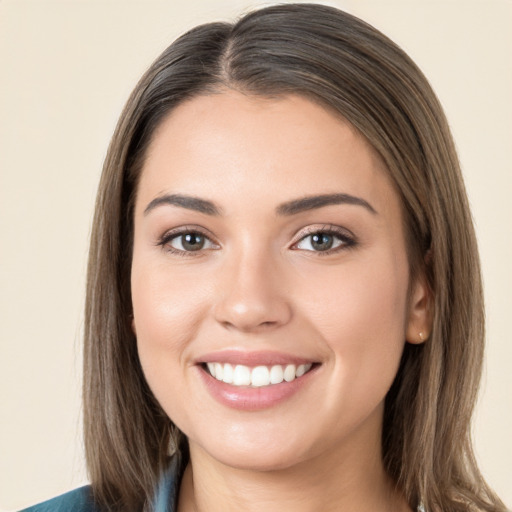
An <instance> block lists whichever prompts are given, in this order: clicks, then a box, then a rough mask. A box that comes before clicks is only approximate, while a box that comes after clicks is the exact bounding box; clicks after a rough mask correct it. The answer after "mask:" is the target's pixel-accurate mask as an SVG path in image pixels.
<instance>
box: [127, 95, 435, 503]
mask: <svg viewBox="0 0 512 512" xmlns="http://www.w3.org/2000/svg"><path fill="white" fill-rule="evenodd" d="M340 193H343V194H350V195H351V196H354V197H357V198H360V199H363V200H364V201H366V202H367V203H368V205H370V207H371V209H373V210H374V211H373V212H372V211H371V209H370V208H368V207H365V206H364V205H361V204H331V205H327V206H323V207H320V208H313V209H308V210H306V211H301V212H298V213H295V214H291V215H280V214H278V213H276V208H278V207H279V205H282V204H283V203H286V202H289V201H293V200H296V199H300V198H303V197H305V196H310V195H324V194H340ZM168 194H182V195H187V196H194V197H198V198H201V199H204V200H208V201H211V202H213V203H215V205H216V206H217V207H218V209H219V214H218V215H209V214H207V213H201V212H198V211H195V210H191V209H189V208H185V207H182V206H175V205H170V204H167V203H165V202H163V203H160V204H156V203H158V201H156V202H155V199H157V200H158V198H161V197H162V196H164V195H168ZM152 202H153V203H152ZM151 203H152V204H153V207H150V210H149V211H147V209H148V205H150V204H151ZM326 226H332V227H333V228H335V229H338V230H340V231H341V233H342V235H343V237H342V238H341V239H338V238H334V239H333V240H334V241H335V245H338V247H337V248H336V250H334V251H332V252H330V253H324V252H323V251H319V250H314V248H313V246H312V245H311V238H310V237H309V235H310V234H311V232H315V231H316V232H320V231H322V230H323V231H325V229H326V228H325V227H326ZM183 227H184V229H185V230H188V231H191V230H192V231H193V230H196V231H197V230H200V231H201V232H202V233H204V234H205V235H206V236H207V237H208V241H207V243H206V245H205V246H204V248H203V249H201V250H199V251H189V252H185V251H183V250H182V249H183V245H180V243H181V242H182V239H181V238H174V239H172V240H169V237H167V240H166V243H164V244H162V243H161V239H162V237H164V236H165V235H166V233H167V234H168V233H169V231H170V230H174V229H176V228H183ZM192 227H193V228H192ZM347 236H349V237H350V238H351V240H352V241H353V242H354V243H353V244H352V245H350V243H347V238H346V237H347ZM172 249H174V251H176V250H177V249H178V250H181V252H171V251H172ZM131 284H132V300H133V308H134V321H133V328H134V330H135V332H136V335H137V343H138V350H139V355H140V360H141V364H142V367H143V370H144V373H145V375H146V378H147V380H148V383H149V385H150V387H151V389H152V390H153V392H154V394H155V396H156V397H157V399H158V400H159V402H160V403H161V405H162V407H163V408H164V410H165V411H166V413H167V414H168V415H169V417H170V418H172V420H173V421H174V422H175V424H176V425H177V426H178V427H179V428H180V429H181V430H182V431H183V432H184V433H185V434H186V436H187V438H188V440H189V445H190V453H191V463H190V464H189V466H188V467H187V470H186V473H185V476H184V478H183V482H182V487H181V492H180V503H179V510H180V512H183V511H188V510H197V511H203V510H208V511H216V510H219V511H220V510H222V511H226V510H247V511H251V510H261V509H262V507H263V508H264V509H265V510H268V511H273V510H276V511H277V510H279V511H282V510H294V511H317V510H318V511H320V510H321V511H329V510H357V511H359V512H364V511H366V510H368V511H370V510H372V511H375V510H382V511H385V510H395V511H396V510H410V509H409V508H408V506H407V505H406V504H405V502H404V500H403V498H402V497H401V495H400V493H398V492H397V491H396V490H395V489H394V487H393V485H392V483H391V482H390V481H389V480H388V478H387V476H386V474H385V472H384V470H383V467H382V461H381V452H380V438H381V428H382V415H383V402H384V398H385V395H386V392H387V391H388V389H389V387H390V386H391V383H392V382H393V379H394V376H395V374H396V371H397V369H398V364H399V361H400V356H401V353H402V350H403V347H404V343H405V342H406V340H407V341H409V342H412V343H419V342H421V338H420V334H419V333H420V332H421V333H422V334H423V338H424V339H425V338H426V337H427V336H428V325H429V315H428V304H429V297H428V290H427V287H426V286H425V285H424V282H423V280H422V279H418V280H417V281H416V282H415V283H412V287H411V290H412V293H411V294H410V295H408V287H409V265H408V261H407V253H406V246H405V236H404V231H403V218H402V208H401V203H400V199H399V196H398V194H397V193H396V191H395V189H394V187H393V185H392V183H391V182H390V180H389V178H388V176H387V173H386V169H385V167H384V164H383V163H382V161H381V160H380V158H379V157H378V155H377V154H376V152H375V151H374V150H373V149H372V147H371V146H370V145H369V144H368V142H367V141H366V139H364V137H362V136H361V135H360V134H359V133H358V132H357V131H356V130H355V129H354V128H353V127H352V126H351V125H350V124H349V123H348V122H346V121H344V120H343V119H342V118H340V117H338V116H334V115H333V114H332V113H330V112H328V111H327V110H325V109H323V108H322V107H320V106H318V105H316V104H314V103H312V102H311V101H309V100H307V99H304V98H302V97H299V96H286V97H283V98H278V99H264V98H259V97H254V96H247V95H243V94H241V93H239V92H235V91H231V90H229V91H228V90H225V91H221V92H219V93H218V94H211V95H207V96H200V97H196V98H193V99H192V100H189V101H187V102H185V103H183V104H181V105H180V106H178V107H177V108H176V109H174V110H173V111H172V112H171V114H170V115H169V116H168V117H167V118H166V119H165V120H164V122H163V123H162V124H161V126H160V127H159V129H158V130H157V132H156V133H155V135H154V138H153V141H152V143H151V145H150V148H149V151H148V154H147V158H146V161H145V165H144V168H143V171H142V176H141V180H140V183H139V188H138V193H137V200H136V205H135V234H134V250H133V266H132V276H131ZM226 349H236V350H240V351H248V352H251V351H262V350H264V351H271V352H272V351H279V352H281V353H285V354H293V355H294V356H296V357H301V358H304V359H306V360H311V361H314V362H315V363H317V364H316V366H315V371H314V373H312V374H311V375H309V378H308V381H307V383H306V384H305V385H303V386H302V387H301V388H300V389H299V391H298V392H297V393H295V394H293V395H292V396H291V397H290V398H288V399H286V400H285V401H283V402H280V403H279V404H277V405H275V406H272V407H269V408H265V409H263V410H257V411H241V410H237V409H234V408H230V407H228V406H226V405H225V404H221V403H219V402H218V401H217V400H215V399H214V398H213V397H212V395H211V394H210V393H209V391H208V390H207V389H206V386H205V385H204V379H203V378H201V375H200V373H201V372H202V371H203V370H202V369H201V367H200V366H199V365H198V364H197V361H198V358H199V359H200V358H201V356H202V355H204V354H206V353H210V352H216V351H220V352H221V351H223V350H226ZM292 507H293V508H292Z"/></svg>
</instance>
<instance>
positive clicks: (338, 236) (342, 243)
mask: <svg viewBox="0 0 512 512" xmlns="http://www.w3.org/2000/svg"><path fill="white" fill-rule="evenodd" d="M353 245H355V241H354V239H353V238H351V237H349V236H348V235H346V234H344V233H339V232H337V231H334V230H333V229H328V230H318V231H314V232H311V233H310V234H308V235H306V236H304V237H302V238H301V239H300V240H299V241H298V242H297V243H296V244H295V245H294V246H293V248H294V249H300V250H302V251H314V252H323V253H330V252H335V251H336V250H337V249H343V248H347V247H352V246H353Z"/></svg>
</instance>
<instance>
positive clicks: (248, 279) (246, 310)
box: [214, 254, 292, 332]
mask: <svg viewBox="0 0 512 512" xmlns="http://www.w3.org/2000/svg"><path fill="white" fill-rule="evenodd" d="M218 283H219V284H218V294H217V299H216V303H215V311H214V313H215V319H216V320H217V322H219V323H220V324H221V325H222V326H223V327H225V328H226V329H232V330H233V329H235V330H239V331H242V332H261V331H267V330H269V329H270V330H271V329H275V328H278V327H280V326H283V325H286V324H287V323H288V322H289V321H290V319H291V317H292V308H291V304H290V302H289V297H288V296H287V294H286V286H285V283H284V280H283V276H282V273H281V272H280V271H279V268H278V267H277V265H276V263H275V262H273V261H272V259H271V258H270V257H265V256H264V255H259V256H258V255H255V254H252V255H247V256H243V255H242V256H239V257H237V258H233V260H231V261H229V262H228V261H226V263H225V268H223V270H222V272H221V273H220V274H219V281H218Z"/></svg>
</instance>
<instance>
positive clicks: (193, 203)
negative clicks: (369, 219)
mask: <svg viewBox="0 0 512 512" xmlns="http://www.w3.org/2000/svg"><path fill="white" fill-rule="evenodd" d="M336 204H349V205H356V206H362V207H364V208H366V209H367V210H368V211H369V212H370V213H372V214H374V215H377V211H376V210H375V208H373V206H372V205H371V204H370V203H368V202H367V201H365V200H364V199H362V198H360V197H356V196H352V195H350V194H341V193H339V194H322V195H315V196H306V197H303V198H300V199H294V200H292V201H288V202H286V203H283V204H281V205H279V206H278V207H277V208H276V213H277V214H278V215H282V216H290V215H296V214H297V213H301V212H305V211H308V210H315V209H317V208H323V207H324V206H330V205H336ZM162 205H170V206H178V207H180V208H186V209H187V210H194V211H197V212H200V213H204V214H206V215H220V214H221V209H220V208H219V207H218V206H217V205H216V204H215V203H213V202H212V201H208V200H207V199H201V198H199V197H194V196H187V195H183V194H166V195H163V196H159V197H156V198H155V199H153V200H152V201H151V202H150V203H149V204H148V205H147V206H146V209H145V210H144V215H147V214H148V213H149V212H150V211H151V210H154V209H155V208H157V207H158V206H162Z"/></svg>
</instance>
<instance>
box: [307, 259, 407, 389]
mask: <svg viewBox="0 0 512 512" xmlns="http://www.w3.org/2000/svg"><path fill="white" fill-rule="evenodd" d="M394 261H395V260H394V258H392V257H390V256H388V257H382V258H376V259H375V261H373V262H371V264H369V263H368V262H363V261H356V259H354V261H353V262H351V264H350V265H346V266H345V267H343V268H342V267H341V266H340V267H339V268H336V267H333V270H332V272H330V273H329V274H325V275H323V276H321V275H319V276H317V279H314V280H313V281H312V282H313V283H314V286H308V287H307V289H306V288H304V290H303V291H302V292H301V294H302V295H303V296H304V297H307V300H305V301H304V302H303V311H304V315H305V316H306V317H307V318H308V321H309V322H310V323H311V324H312V325H314V326H315V329H316V330H317V331H318V332H319V333H320V334H321V337H322V340H323V342H324V343H325V345H326V346H327V347H328V349H329V350H330V351H331V353H332V355H333V357H332V361H334V364H335V365H336V366H337V367H338V370H339V371H338V372H336V375H341V376H342V378H344V379H346V381H347V383H350V385H351V386H352V390H353V391H354V392H357V391H356V389H355V388H354V387H353V384H354V383H356V382H361V383H363V382H364V383H365V385H366V386H368V388H367V389H368V390H369V392H370V389H371V387H372V386H373V384H375V386H377V387H379V386H380V387H384V388H385V387H386V386H388V385H390V384H391V382H392V380H393V378H394V376H395V374H396V371H397V368H398V364H399V361H400V357H401V353H402V350H403V346H404V343H405V320H406V309H407V308H406V298H407V282H408V281H407V280H408V270H407V268H408V267H407V263H406V262H397V263H394ZM363 388H364V386H361V392H363Z"/></svg>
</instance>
